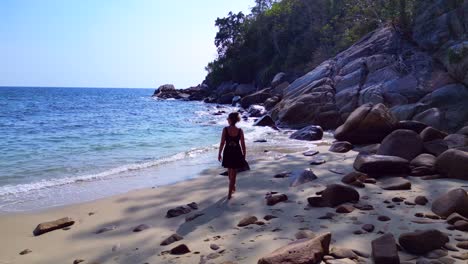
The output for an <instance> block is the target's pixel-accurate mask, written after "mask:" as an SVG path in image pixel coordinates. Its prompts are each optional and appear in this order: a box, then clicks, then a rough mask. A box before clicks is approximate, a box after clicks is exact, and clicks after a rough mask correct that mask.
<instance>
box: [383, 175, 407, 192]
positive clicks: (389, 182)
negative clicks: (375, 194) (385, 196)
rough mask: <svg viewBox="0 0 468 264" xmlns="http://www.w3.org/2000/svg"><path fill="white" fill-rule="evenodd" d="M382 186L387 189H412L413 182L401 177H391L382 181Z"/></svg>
mask: <svg viewBox="0 0 468 264" xmlns="http://www.w3.org/2000/svg"><path fill="white" fill-rule="evenodd" d="M380 188H382V189H384V190H387V191H397V190H411V182H410V181H408V180H405V179H403V178H400V177H395V178H389V179H385V180H383V181H382V182H381V183H380Z"/></svg>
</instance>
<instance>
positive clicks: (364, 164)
mask: <svg viewBox="0 0 468 264" xmlns="http://www.w3.org/2000/svg"><path fill="white" fill-rule="evenodd" d="M353 167H354V168H355V169H356V170H357V171H360V172H363V173H368V174H372V175H374V176H377V175H394V174H397V175H404V174H407V173H409V171H410V169H409V162H408V160H406V159H403V158H400V157H395V156H383V155H365V154H360V155H358V156H357V157H356V160H355V161H354V164H353Z"/></svg>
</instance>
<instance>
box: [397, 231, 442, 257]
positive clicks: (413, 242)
mask: <svg viewBox="0 0 468 264" xmlns="http://www.w3.org/2000/svg"><path fill="white" fill-rule="evenodd" d="M398 242H399V243H400V245H401V246H402V247H403V248H404V249H405V250H406V251H408V252H409V253H412V254H417V255H422V254H425V253H428V252H430V251H432V250H435V249H440V248H442V247H443V246H444V245H445V244H446V243H448V242H449V238H448V236H447V234H444V233H442V232H440V231H439V230H436V229H429V230H423V231H415V232H408V233H403V234H401V235H400V237H399V238H398Z"/></svg>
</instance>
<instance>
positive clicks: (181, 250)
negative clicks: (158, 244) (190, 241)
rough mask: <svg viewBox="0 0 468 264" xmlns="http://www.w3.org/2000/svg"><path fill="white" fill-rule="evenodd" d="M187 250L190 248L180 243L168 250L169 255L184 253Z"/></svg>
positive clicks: (187, 251)
mask: <svg viewBox="0 0 468 264" xmlns="http://www.w3.org/2000/svg"><path fill="white" fill-rule="evenodd" d="M189 252H190V249H189V248H188V246H187V245H185V244H180V245H178V246H176V247H175V248H173V249H171V250H170V251H169V253H170V254H171V255H184V254H187V253H189Z"/></svg>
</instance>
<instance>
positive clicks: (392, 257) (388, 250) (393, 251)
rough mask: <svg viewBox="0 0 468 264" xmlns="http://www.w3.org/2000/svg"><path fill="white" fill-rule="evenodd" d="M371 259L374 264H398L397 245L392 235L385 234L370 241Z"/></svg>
mask: <svg viewBox="0 0 468 264" xmlns="http://www.w3.org/2000/svg"><path fill="white" fill-rule="evenodd" d="M372 259H373V260H374V263H376V264H377V263H378V264H380V263H382V264H400V257H399V256H398V250H397V245H396V242H395V238H394V237H393V235H392V234H390V233H387V234H385V235H383V236H380V237H378V238H376V239H374V240H372Z"/></svg>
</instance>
